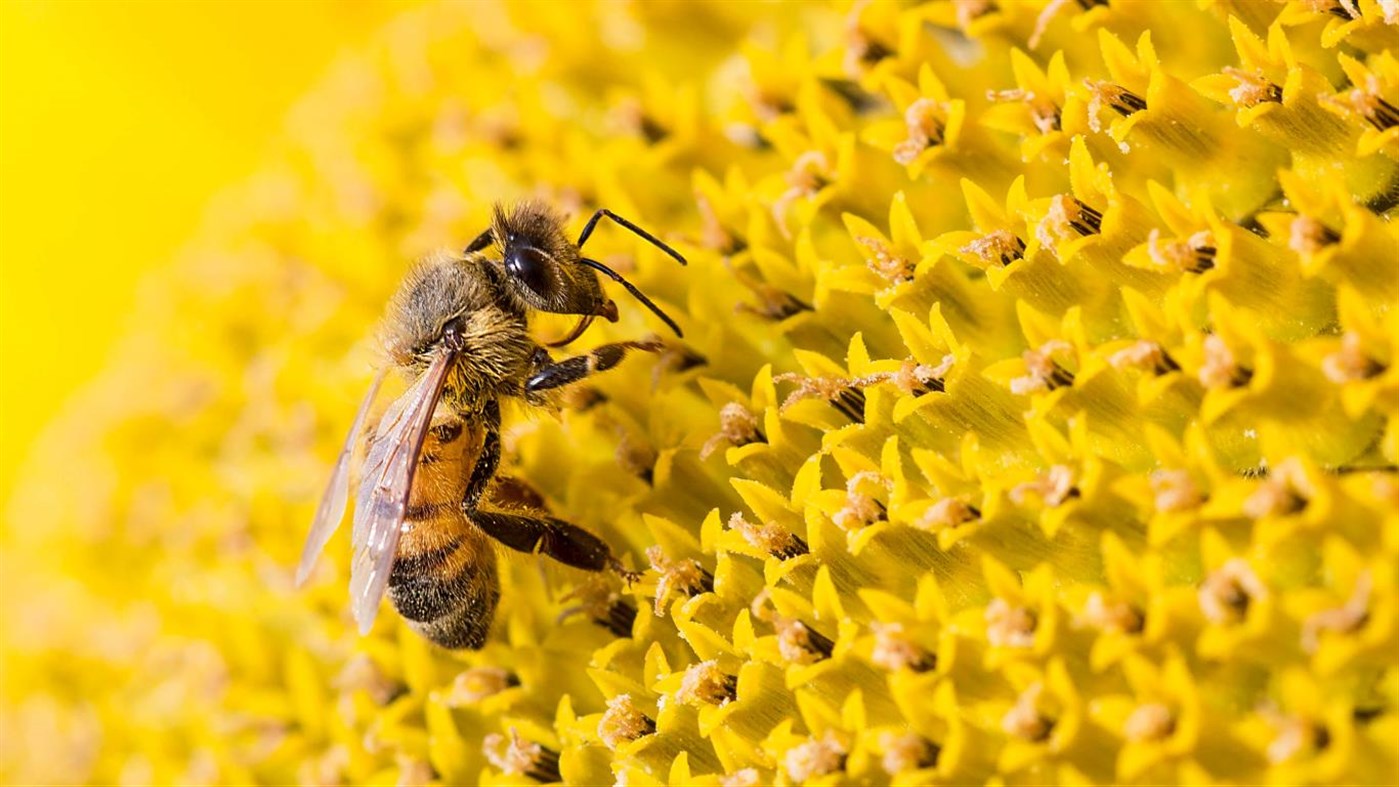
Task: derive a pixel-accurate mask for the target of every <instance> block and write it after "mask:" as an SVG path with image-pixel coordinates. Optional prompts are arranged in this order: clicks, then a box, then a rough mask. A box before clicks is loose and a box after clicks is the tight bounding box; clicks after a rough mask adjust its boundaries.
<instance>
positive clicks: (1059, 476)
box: [1010, 465, 1080, 508]
mask: <svg viewBox="0 0 1399 787" xmlns="http://www.w3.org/2000/svg"><path fill="white" fill-rule="evenodd" d="M1074 483H1075V479H1074V470H1073V468H1072V467H1069V466H1068V465H1053V466H1052V467H1050V468H1049V469H1048V470H1046V471H1045V472H1044V473H1043V474H1041V475H1040V476H1039V477H1038V478H1036V479H1035V480H1034V481H1026V482H1025V483H1023V484H1016V485H1015V486H1014V487H1012V488H1011V490H1010V500H1011V502H1012V503H1015V504H1016V505H1024V504H1025V500H1026V499H1027V498H1028V497H1029V496H1030V495H1036V496H1038V497H1039V498H1040V500H1042V501H1044V504H1045V505H1046V506H1049V507H1050V508H1057V507H1059V506H1061V505H1063V504H1064V501H1066V500H1069V499H1070V498H1075V497H1078V496H1079V494H1080V493H1079V491H1078V487H1077V486H1075V485H1074Z"/></svg>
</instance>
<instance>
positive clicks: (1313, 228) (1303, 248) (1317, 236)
mask: <svg viewBox="0 0 1399 787" xmlns="http://www.w3.org/2000/svg"><path fill="white" fill-rule="evenodd" d="M1340 240H1341V234H1340V233H1338V232H1336V231H1335V230H1333V229H1331V228H1330V227H1328V226H1326V225H1325V224H1322V223H1321V222H1320V221H1317V220H1316V219H1314V218H1312V217H1311V216H1301V215H1299V216H1297V218H1295V219H1293V220H1292V232H1291V234H1290V236H1289V238H1288V242H1287V246H1288V248H1290V249H1292V250H1293V251H1295V252H1297V253H1298V254H1305V255H1311V254H1316V253H1317V252H1319V251H1321V250H1322V249H1324V248H1326V247H1327V246H1332V245H1335V244H1337V243H1339V242H1340Z"/></svg>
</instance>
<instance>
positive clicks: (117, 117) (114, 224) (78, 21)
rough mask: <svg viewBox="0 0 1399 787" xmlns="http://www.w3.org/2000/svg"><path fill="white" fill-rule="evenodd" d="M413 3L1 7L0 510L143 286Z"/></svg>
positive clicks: (319, 0)
mask: <svg viewBox="0 0 1399 787" xmlns="http://www.w3.org/2000/svg"><path fill="white" fill-rule="evenodd" d="M405 5H406V3H404V2H373V3H361V2H349V0H297V2H292V3H277V4H275V5H274V4H272V3H245V2H244V3H239V2H198V3H194V2H165V3H159V2H136V3H115V2H28V1H26V2H16V1H15V0H5V2H2V3H0V358H2V359H3V365H0V369H3V371H0V500H4V499H8V497H9V490H10V487H11V484H12V482H13V479H14V477H15V473H16V471H17V469H18V467H19V466H20V464H21V462H22V461H23V459H24V455H25V453H26V452H27V450H28V446H29V445H30V443H31V442H32V440H33V439H34V437H35V435H36V434H38V432H39V430H40V429H41V428H42V427H43V425H44V423H45V422H46V421H47V420H48V419H49V418H50V417H52V415H53V414H54V413H55V412H56V411H57V410H58V408H59V407H60V406H61V405H62V403H63V401H64V400H65V399H66V398H67V397H68V396H69V394H70V393H71V392H72V391H73V390H74V388H75V387H77V386H79V385H81V383H82V382H83V381H84V380H86V379H88V378H90V377H91V376H92V375H93V374H95V373H96V371H97V370H98V369H99V368H100V366H101V363H102V360H103V358H104V356H105V355H106V353H107V351H108V350H109V349H110V346H111V342H112V339H113V337H115V336H118V335H120V334H121V333H122V331H123V327H124V326H125V325H126V323H127V321H128V320H129V319H132V316H131V315H130V311H131V307H132V304H133V302H134V293H135V290H136V286H137V282H138V280H139V279H140V277H141V276H142V275H143V274H144V273H145V272H147V271H150V270H153V269H156V268H159V267H161V266H162V265H163V264H164V263H165V262H166V261H167V260H169V259H170V258H171V256H172V254H173V253H174V251H175V250H176V249H177V248H178V247H179V245H180V243H181V242H182V241H183V240H184V239H185V238H187V237H188V236H189V235H190V234H191V232H192V231H193V229H194V228H195V226H197V223H198V221H199V216H200V213H201V210H202V207H203V205H204V204H205V203H206V202H207V200H208V199H209V197H210V196H211V195H212V194H213V193H215V192H216V191H217V190H218V189H219V188H220V187H221V186H223V185H226V184H229V183H232V182H235V181H237V180H238V179H239V178H241V177H242V176H243V175H245V174H246V173H248V172H250V171H251V170H252V169H253V168H254V166H255V164H256V163H257V161H258V160H259V157H260V156H261V151H262V150H263V149H264V148H265V146H266V145H267V144H268V142H269V141H270V140H271V139H273V138H274V136H275V135H276V133H277V131H278V129H279V128H280V125H281V120H282V118H283V116H284V115H285V114H286V111H287V109H288V108H289V107H290V106H291V104H292V103H293V102H294V101H295V99H296V97H297V96H298V95H300V94H302V93H304V92H305V91H306V89H307V87H308V86H309V85H311V84H312V83H313V82H314V81H315V80H316V78H317V77H318V76H319V75H320V74H321V73H323V72H324V71H325V70H326V68H327V67H328V66H329V64H330V63H332V62H333V61H334V59H335V57H336V55H337V53H338V52H339V51H341V50H342V48H347V47H352V46H354V45H356V44H358V43H360V42H362V41H363V40H364V39H365V38H366V37H367V36H368V34H369V32H370V31H372V30H373V29H375V28H376V27H378V26H379V25H381V24H382V23H383V22H384V21H385V20H386V19H388V18H389V17H390V16H392V15H393V13H394V12H396V11H397V10H400V9H402V8H403V7H404V6H405ZM135 319H139V315H137V316H136V317H135Z"/></svg>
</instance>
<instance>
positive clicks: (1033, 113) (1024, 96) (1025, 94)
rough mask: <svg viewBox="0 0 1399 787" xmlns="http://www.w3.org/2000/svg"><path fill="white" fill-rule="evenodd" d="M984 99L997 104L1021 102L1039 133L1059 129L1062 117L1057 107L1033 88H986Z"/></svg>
mask: <svg viewBox="0 0 1399 787" xmlns="http://www.w3.org/2000/svg"><path fill="white" fill-rule="evenodd" d="M986 99H987V100H988V101H993V102H996V103H999V104H1006V103H1011V102H1017V101H1018V102H1023V103H1024V104H1025V105H1026V106H1027V107H1028V108H1029V110H1030V121H1031V122H1033V123H1034V124H1035V128H1036V129H1037V130H1038V131H1039V132H1040V133H1041V134H1048V133H1050V132H1053V131H1059V130H1060V128H1061V123H1062V119H1061V116H1060V112H1059V107H1058V106H1056V105H1055V104H1054V102H1053V101H1050V100H1049V99H1047V98H1044V97H1043V96H1040V95H1038V94H1037V93H1035V92H1034V91H1033V90H1025V89H1023V88H1012V89H1010V90H988V91H986Z"/></svg>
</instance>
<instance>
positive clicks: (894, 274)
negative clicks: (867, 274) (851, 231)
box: [855, 236, 918, 284]
mask: <svg viewBox="0 0 1399 787" xmlns="http://www.w3.org/2000/svg"><path fill="white" fill-rule="evenodd" d="M855 242H856V243H858V244H860V245H861V246H864V247H865V248H866V249H869V251H870V256H871V258H872V259H870V261H869V266H870V269H871V270H873V271H874V272H875V273H877V274H879V276H880V277H882V278H883V279H884V280H885V281H887V282H889V283H890V284H903V283H905V282H910V281H913V271H914V269H915V268H916V267H917V266H918V262H917V261H916V260H909V259H906V258H904V257H900V256H898V255H897V254H895V253H894V250H893V249H891V248H890V247H889V244H888V243H886V242H884V241H883V240H881V239H879V238H866V237H863V236H861V237H858V238H856V239H855Z"/></svg>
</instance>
